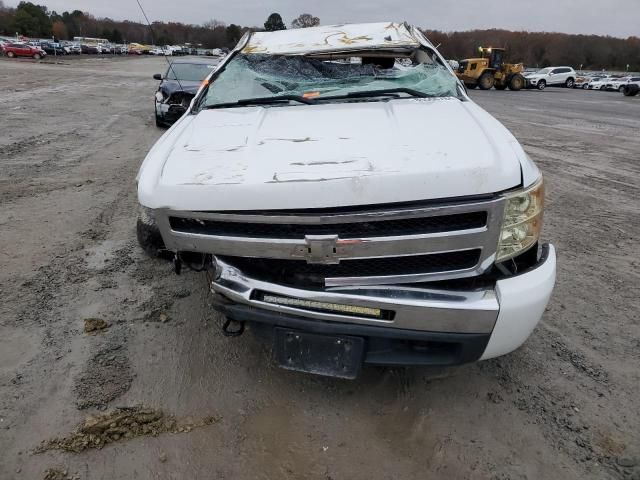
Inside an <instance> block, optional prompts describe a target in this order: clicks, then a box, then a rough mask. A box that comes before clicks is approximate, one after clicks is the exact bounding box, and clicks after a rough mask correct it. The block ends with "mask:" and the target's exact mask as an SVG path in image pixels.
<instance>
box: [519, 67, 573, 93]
mask: <svg viewBox="0 0 640 480" xmlns="http://www.w3.org/2000/svg"><path fill="white" fill-rule="evenodd" d="M576 77H577V75H576V72H575V70H574V69H573V68H571V67H547V68H543V69H542V70H538V71H537V72H536V73H532V74H530V75H527V76H526V79H527V80H528V81H529V82H528V83H529V85H530V86H531V87H532V88H537V89H538V90H544V89H545V88H546V87H548V86H561V87H567V88H573V85H574V83H575V81H576Z"/></svg>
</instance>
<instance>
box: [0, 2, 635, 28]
mask: <svg viewBox="0 0 640 480" xmlns="http://www.w3.org/2000/svg"><path fill="white" fill-rule="evenodd" d="M32 1H33V2H34V3H37V4H44V5H46V6H47V7H49V9H50V10H56V11H57V12H63V11H65V10H68V11H71V10H76V9H77V10H82V11H86V12H89V13H92V14H93V15H95V16H97V17H110V18H113V19H116V20H125V19H126V20H133V21H142V15H141V14H140V10H139V9H138V5H137V4H136V0H108V1H105V0H32ZM141 3H142V5H143V7H144V8H145V10H146V11H147V15H148V16H149V18H150V19H151V20H152V21H153V20H165V21H176V22H183V23H196V24H201V23H203V22H205V21H207V20H209V19H212V18H215V19H216V20H220V21H223V22H225V23H237V24H240V25H247V26H254V25H255V26H258V25H262V24H263V23H264V21H265V19H266V17H267V16H268V15H269V14H270V13H271V12H278V13H280V14H281V15H282V17H283V19H284V21H285V23H286V24H287V25H289V24H290V23H291V20H292V19H293V18H295V17H297V16H298V15H299V14H300V13H303V12H308V13H312V14H314V15H315V16H317V17H320V20H321V22H322V23H323V24H325V25H327V24H332V23H343V22H368V21H390V20H393V21H403V20H408V21H409V23H412V24H414V25H417V26H420V27H424V28H428V29H437V30H446V31H451V30H470V29H474V28H492V27H495V28H506V29H509V30H530V31H553V32H567V33H587V34H588V33H593V34H598V35H612V36H616V37H628V36H630V35H635V36H640V0H623V1H616V2H612V1H611V0H605V1H604V2H603V1H602V0H511V1H509V0H484V1H478V0H323V1H321V2H317V1H313V2H312V1H304V0H272V1H270V2H263V1H259V0H180V1H176V0H141ZM17 4H18V0H8V1H7V0H5V5H14V6H15V5H17Z"/></svg>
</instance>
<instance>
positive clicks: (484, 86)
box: [478, 72, 495, 90]
mask: <svg viewBox="0 0 640 480" xmlns="http://www.w3.org/2000/svg"><path fill="white" fill-rule="evenodd" d="M494 83H495V78H493V74H492V73H490V72H485V73H483V74H482V75H480V78H479V79H478V86H479V87H480V90H491V87H493V85H494Z"/></svg>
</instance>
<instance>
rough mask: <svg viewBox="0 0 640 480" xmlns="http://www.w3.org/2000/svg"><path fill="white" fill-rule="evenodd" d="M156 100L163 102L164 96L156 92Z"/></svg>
mask: <svg viewBox="0 0 640 480" xmlns="http://www.w3.org/2000/svg"><path fill="white" fill-rule="evenodd" d="M156 100H157V101H158V102H164V95H163V93H162V92H160V91H158V92H156Z"/></svg>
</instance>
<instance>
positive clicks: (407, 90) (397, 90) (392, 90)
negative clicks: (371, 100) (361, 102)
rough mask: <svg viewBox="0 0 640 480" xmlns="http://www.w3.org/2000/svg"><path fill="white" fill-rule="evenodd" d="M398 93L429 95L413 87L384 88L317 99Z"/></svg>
mask: <svg viewBox="0 0 640 480" xmlns="http://www.w3.org/2000/svg"><path fill="white" fill-rule="evenodd" d="M399 93H406V94H407V95H409V96H411V97H419V98H427V97H429V95H427V94H426V93H423V92H421V91H419V90H414V89H413V88H405V87H398V88H384V89H380V90H362V91H359V92H349V93H346V94H344V95H334V96H330V97H318V100H333V99H336V100H337V99H341V98H362V97H396V98H398V94H399Z"/></svg>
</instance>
